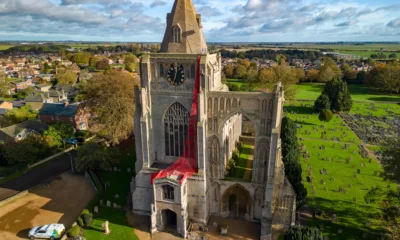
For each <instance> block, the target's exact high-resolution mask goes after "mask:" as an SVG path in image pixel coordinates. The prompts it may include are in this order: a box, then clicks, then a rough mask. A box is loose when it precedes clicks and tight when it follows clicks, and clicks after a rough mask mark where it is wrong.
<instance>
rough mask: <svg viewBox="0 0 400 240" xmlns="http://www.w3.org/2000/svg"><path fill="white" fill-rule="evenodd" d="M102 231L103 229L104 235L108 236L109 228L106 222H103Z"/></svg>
mask: <svg viewBox="0 0 400 240" xmlns="http://www.w3.org/2000/svg"><path fill="white" fill-rule="evenodd" d="M103 229H104V234H106V235H108V234H110V227H109V223H108V221H105V222H104V223H103Z"/></svg>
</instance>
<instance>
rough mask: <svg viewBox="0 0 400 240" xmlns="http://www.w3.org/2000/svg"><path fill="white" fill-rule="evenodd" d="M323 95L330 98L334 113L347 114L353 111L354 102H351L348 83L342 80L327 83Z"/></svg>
mask: <svg viewBox="0 0 400 240" xmlns="http://www.w3.org/2000/svg"><path fill="white" fill-rule="evenodd" d="M322 93H323V94H326V95H327V96H328V97H329V100H330V102H331V110H332V111H336V112H347V111H350V110H351V107H352V106H353V101H352V100H351V95H350V92H349V90H348V88H347V83H345V82H343V81H342V80H332V81H329V82H327V83H326V85H325V88H324V91H323V92H322Z"/></svg>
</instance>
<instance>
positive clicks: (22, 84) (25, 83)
mask: <svg viewBox="0 0 400 240" xmlns="http://www.w3.org/2000/svg"><path fill="white" fill-rule="evenodd" d="M30 86H33V83H32V79H20V80H15V81H12V82H10V87H11V88H12V89H13V90H14V91H15V92H20V91H22V90H24V89H26V88H28V87H30Z"/></svg>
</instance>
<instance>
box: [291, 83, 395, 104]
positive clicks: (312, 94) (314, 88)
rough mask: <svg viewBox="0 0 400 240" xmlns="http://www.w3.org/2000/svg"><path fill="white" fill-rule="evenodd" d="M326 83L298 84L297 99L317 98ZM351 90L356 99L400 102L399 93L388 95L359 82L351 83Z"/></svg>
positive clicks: (353, 97)
mask: <svg viewBox="0 0 400 240" xmlns="http://www.w3.org/2000/svg"><path fill="white" fill-rule="evenodd" d="M324 86H325V84H319V83H304V84H299V85H297V87H298V90H297V94H296V99H297V100H313V101H314V100H316V99H317V98H318V96H319V95H320V94H321V92H322V90H323V88H324ZM348 86H349V91H350V93H351V97H352V99H353V100H354V101H362V102H375V101H382V102H400V96H399V95H388V94H382V93H379V92H376V91H374V90H373V89H371V88H368V87H365V86H363V85H358V84H349V85H348Z"/></svg>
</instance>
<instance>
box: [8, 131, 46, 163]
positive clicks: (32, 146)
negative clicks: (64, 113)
mask: <svg viewBox="0 0 400 240" xmlns="http://www.w3.org/2000/svg"><path fill="white" fill-rule="evenodd" d="M4 150H5V151H4V157H5V159H6V160H7V162H8V164H9V165H15V164H19V163H23V164H32V163H35V162H37V161H39V160H41V159H43V158H46V157H49V155H51V153H52V148H51V147H50V146H49V144H48V140H47V139H46V137H42V136H40V135H38V134H31V135H28V136H27V137H26V138H25V139H23V140H21V141H18V142H8V143H6V146H5V149H4Z"/></svg>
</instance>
